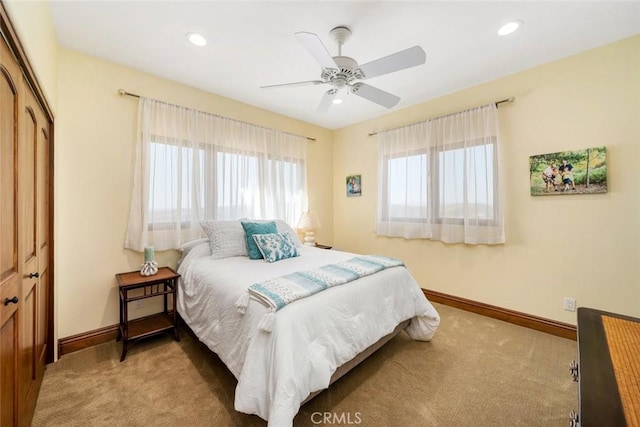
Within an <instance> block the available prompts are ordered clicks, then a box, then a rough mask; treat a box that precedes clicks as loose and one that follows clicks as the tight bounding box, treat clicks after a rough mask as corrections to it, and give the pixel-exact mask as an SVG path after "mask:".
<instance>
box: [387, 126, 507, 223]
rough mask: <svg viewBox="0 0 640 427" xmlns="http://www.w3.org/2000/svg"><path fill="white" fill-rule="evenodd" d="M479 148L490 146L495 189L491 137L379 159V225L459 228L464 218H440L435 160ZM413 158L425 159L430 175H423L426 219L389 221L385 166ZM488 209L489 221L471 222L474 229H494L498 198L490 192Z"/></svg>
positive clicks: (495, 153)
mask: <svg viewBox="0 0 640 427" xmlns="http://www.w3.org/2000/svg"><path fill="white" fill-rule="evenodd" d="M479 146H491V149H492V166H493V168H492V172H493V173H492V180H493V183H494V185H495V183H496V182H498V180H499V173H498V169H497V167H498V149H497V137H496V136H491V137H486V138H478V139H475V140H469V141H467V142H464V141H459V142H456V143H449V144H446V145H438V146H435V147H424V148H417V149H414V150H412V151H410V152H404V153H401V154H400V153H399V154H387V155H384V156H383V162H384V166H383V173H382V181H381V185H382V192H381V197H382V198H383V203H382V209H381V219H382V220H383V221H389V222H396V223H412V224H425V223H428V224H452V225H463V224H464V221H465V220H464V218H454V217H446V216H441V215H440V214H439V212H440V206H441V202H440V182H441V179H440V170H441V168H442V167H441V162H440V160H439V156H440V153H445V152H447V151H451V150H457V149H460V148H462V149H469V148H473V147H479ZM415 155H426V156H427V168H428V170H429V169H430V172H431V173H427V174H426V176H427V183H426V184H427V200H428V208H427V212H428V216H427V217H390V216H389V162H390V161H391V160H393V159H398V158H408V157H411V156H415ZM492 196H493V197H492V208H493V215H492V218H491V219H478V218H474V219H473V220H474V221H475V222H476V224H477V225H478V226H487V227H489V226H496V225H498V223H499V221H498V215H499V212H498V205H499V200H498V197H499V195H497V194H496V192H495V191H494V192H493V194H492Z"/></svg>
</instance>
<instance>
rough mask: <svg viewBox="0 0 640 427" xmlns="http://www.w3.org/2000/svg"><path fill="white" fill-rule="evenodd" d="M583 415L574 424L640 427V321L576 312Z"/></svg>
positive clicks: (576, 376)
mask: <svg viewBox="0 0 640 427" xmlns="http://www.w3.org/2000/svg"><path fill="white" fill-rule="evenodd" d="M571 365H572V366H571V371H572V375H573V376H574V379H575V380H576V381H578V383H579V386H578V398H579V412H578V414H572V422H571V425H572V426H580V427H592V426H593V427H606V426H628V427H639V426H640V319H637V318H634V317H630V316H623V315H620V314H615V313H608V312H606V311H600V310H595V309H591V308H584V307H581V308H579V309H578V363H577V364H575V362H573V363H572V364H571Z"/></svg>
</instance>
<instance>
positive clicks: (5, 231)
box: [0, 64, 18, 286]
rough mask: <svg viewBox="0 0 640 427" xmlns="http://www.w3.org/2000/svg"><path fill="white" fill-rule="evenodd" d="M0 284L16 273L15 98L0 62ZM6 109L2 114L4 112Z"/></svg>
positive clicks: (11, 84)
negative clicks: (0, 112) (0, 243)
mask: <svg viewBox="0 0 640 427" xmlns="http://www.w3.org/2000/svg"><path fill="white" fill-rule="evenodd" d="M0 109H1V110H0V111H2V114H0V185H2V187H0V188H2V191H0V241H1V242H2V245H1V246H0V286H1V285H2V283H3V282H4V281H5V280H9V276H11V275H15V274H17V273H18V211H17V201H18V193H17V191H18V187H17V186H18V183H17V176H16V173H17V172H16V167H15V162H16V159H17V157H16V155H17V148H18V140H17V138H18V135H17V132H16V131H17V123H16V119H17V113H18V98H17V93H16V89H15V85H14V84H13V82H12V80H11V76H10V74H9V72H8V70H7V69H6V68H4V67H2V65H1V64H0ZM5 112H6V114H5Z"/></svg>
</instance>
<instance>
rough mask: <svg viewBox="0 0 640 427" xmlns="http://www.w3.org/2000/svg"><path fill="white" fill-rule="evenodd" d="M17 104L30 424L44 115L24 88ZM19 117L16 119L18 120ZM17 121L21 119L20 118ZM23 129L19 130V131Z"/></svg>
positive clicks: (37, 354) (38, 327)
mask: <svg viewBox="0 0 640 427" xmlns="http://www.w3.org/2000/svg"><path fill="white" fill-rule="evenodd" d="M21 99H22V101H23V102H21V103H20V104H19V106H20V114H21V115H22V117H21V119H22V120H21V123H20V126H19V137H18V139H19V144H18V194H19V204H18V210H19V212H20V224H19V225H20V227H19V229H20V234H19V238H18V247H19V251H18V254H19V256H18V262H19V264H20V268H21V270H22V292H21V293H22V304H21V306H20V331H19V334H20V340H19V341H20V364H19V366H20V383H19V390H20V408H19V410H20V414H21V419H22V421H27V424H30V417H29V415H31V414H33V410H34V408H35V403H36V400H37V396H38V390H39V388H40V384H41V382H42V377H43V375H44V359H42V358H41V355H42V350H43V347H44V345H43V341H41V339H42V337H43V334H44V330H45V329H43V327H46V315H45V314H46V311H45V310H46V306H43V305H42V304H43V302H46V292H45V290H44V287H43V285H42V282H43V281H42V280H41V274H42V272H41V271H40V247H41V241H42V239H41V238H40V236H39V231H40V230H39V226H41V221H40V219H41V215H42V208H43V207H42V206H40V203H39V202H40V201H41V200H42V198H41V197H40V195H39V188H38V187H39V186H38V183H39V177H40V175H41V174H42V173H43V172H41V171H40V170H39V161H38V160H39V157H40V156H39V151H40V149H41V148H44V147H45V146H46V139H45V136H46V133H45V132H44V131H43V129H44V128H45V121H44V114H43V113H42V112H41V111H40V107H39V106H38V103H37V101H36V99H35V97H34V96H33V95H32V93H31V91H29V90H28V86H27V85H26V84H25V85H24V86H23V91H22V97H21ZM19 117H20V116H19ZM19 120H20V119H19ZM20 131H21V132H20Z"/></svg>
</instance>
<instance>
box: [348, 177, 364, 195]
mask: <svg viewBox="0 0 640 427" xmlns="http://www.w3.org/2000/svg"><path fill="white" fill-rule="evenodd" d="M346 184H347V197H358V196H362V179H361V176H360V175H348V176H347V179H346Z"/></svg>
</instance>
